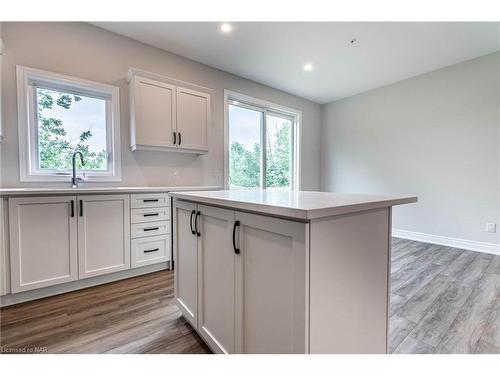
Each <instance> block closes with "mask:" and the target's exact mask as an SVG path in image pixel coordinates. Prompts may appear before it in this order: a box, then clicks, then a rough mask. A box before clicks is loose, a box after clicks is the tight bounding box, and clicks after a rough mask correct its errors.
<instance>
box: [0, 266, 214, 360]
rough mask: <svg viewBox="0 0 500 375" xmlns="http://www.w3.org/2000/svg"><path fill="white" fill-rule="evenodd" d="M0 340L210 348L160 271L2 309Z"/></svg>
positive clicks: (134, 349) (136, 348)
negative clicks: (175, 301)
mask: <svg viewBox="0 0 500 375" xmlns="http://www.w3.org/2000/svg"><path fill="white" fill-rule="evenodd" d="M0 314H1V315H0V320H1V323H0V324H1V325H0V328H1V330H0V345H1V346H2V351H3V352H4V353H6V352H7V351H8V350H9V349H12V348H14V349H16V348H17V349H18V350H19V349H21V350H23V348H38V350H41V351H42V352H43V350H44V348H46V350H47V352H48V353H175V354H180V353H210V349H209V348H208V347H207V346H206V345H205V343H204V342H203V341H202V340H201V338H199V337H198V335H197V334H196V333H194V332H193V329H192V328H191V326H190V325H189V324H188V322H187V321H186V320H185V319H184V318H183V317H182V316H181V313H180V311H179V309H178V308H177V306H176V305H175V304H174V273H173V271H160V272H155V273H151V274H148V275H144V276H138V277H134V278H131V279H127V280H122V281H117V282H114V283H110V284H104V285H99V286H96V287H92V288H88V289H83V290H79V291H75V292H71V293H66V294H61V295H58V296H53V297H48V298H44V299H41V300H37V301H31V302H26V303H23V304H19V305H14V306H9V307H5V308H2V309H1V311H0Z"/></svg>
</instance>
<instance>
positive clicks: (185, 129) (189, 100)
mask: <svg viewBox="0 0 500 375" xmlns="http://www.w3.org/2000/svg"><path fill="white" fill-rule="evenodd" d="M176 102H177V133H178V134H179V139H178V144H179V147H180V148H182V149H187V150H193V151H200V152H207V151H208V129H209V125H210V95H209V94H206V93H204V92H200V91H195V90H189V89H186V88H183V87H177V100H176Z"/></svg>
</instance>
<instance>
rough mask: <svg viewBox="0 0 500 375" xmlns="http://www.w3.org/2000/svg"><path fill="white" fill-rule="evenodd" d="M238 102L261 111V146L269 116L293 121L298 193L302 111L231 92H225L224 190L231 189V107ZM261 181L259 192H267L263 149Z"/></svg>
mask: <svg viewBox="0 0 500 375" xmlns="http://www.w3.org/2000/svg"><path fill="white" fill-rule="evenodd" d="M234 102H237V103H238V104H237V105H238V106H241V107H244V108H248V109H252V110H254V111H259V112H261V113H262V114H263V121H262V124H261V127H262V129H261V144H262V145H263V147H264V145H265V139H266V121H267V115H268V114H269V115H271V116H273V115H275V116H276V117H282V118H285V119H292V120H293V131H292V156H291V158H292V171H291V180H292V184H291V185H292V186H291V187H290V190H291V191H298V190H300V188H301V179H300V163H301V161H300V151H301V150H300V139H301V130H302V111H300V110H297V109H293V108H290V107H286V106H283V105H280V104H276V103H272V102H269V101H267V100H262V99H257V98H253V97H251V96H248V95H245V94H241V93H238V92H235V91H231V90H226V89H225V90H224V189H229V105H231V104H234ZM261 159H262V160H261V168H262V171H261V181H260V187H259V188H258V189H259V190H266V189H267V186H266V184H265V182H266V171H267V169H266V149H264V148H263V149H262V156H261Z"/></svg>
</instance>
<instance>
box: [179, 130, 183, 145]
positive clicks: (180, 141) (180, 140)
mask: <svg viewBox="0 0 500 375" xmlns="http://www.w3.org/2000/svg"><path fill="white" fill-rule="evenodd" d="M181 143H182V138H181V133H180V132H179V146H180V145H181Z"/></svg>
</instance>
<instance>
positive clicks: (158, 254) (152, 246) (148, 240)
mask: <svg viewBox="0 0 500 375" xmlns="http://www.w3.org/2000/svg"><path fill="white" fill-rule="evenodd" d="M169 260H170V235H165V236H153V237H145V238H135V239H133V240H132V268H136V267H141V266H147V265H149V264H155V263H161V262H166V261H169Z"/></svg>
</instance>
